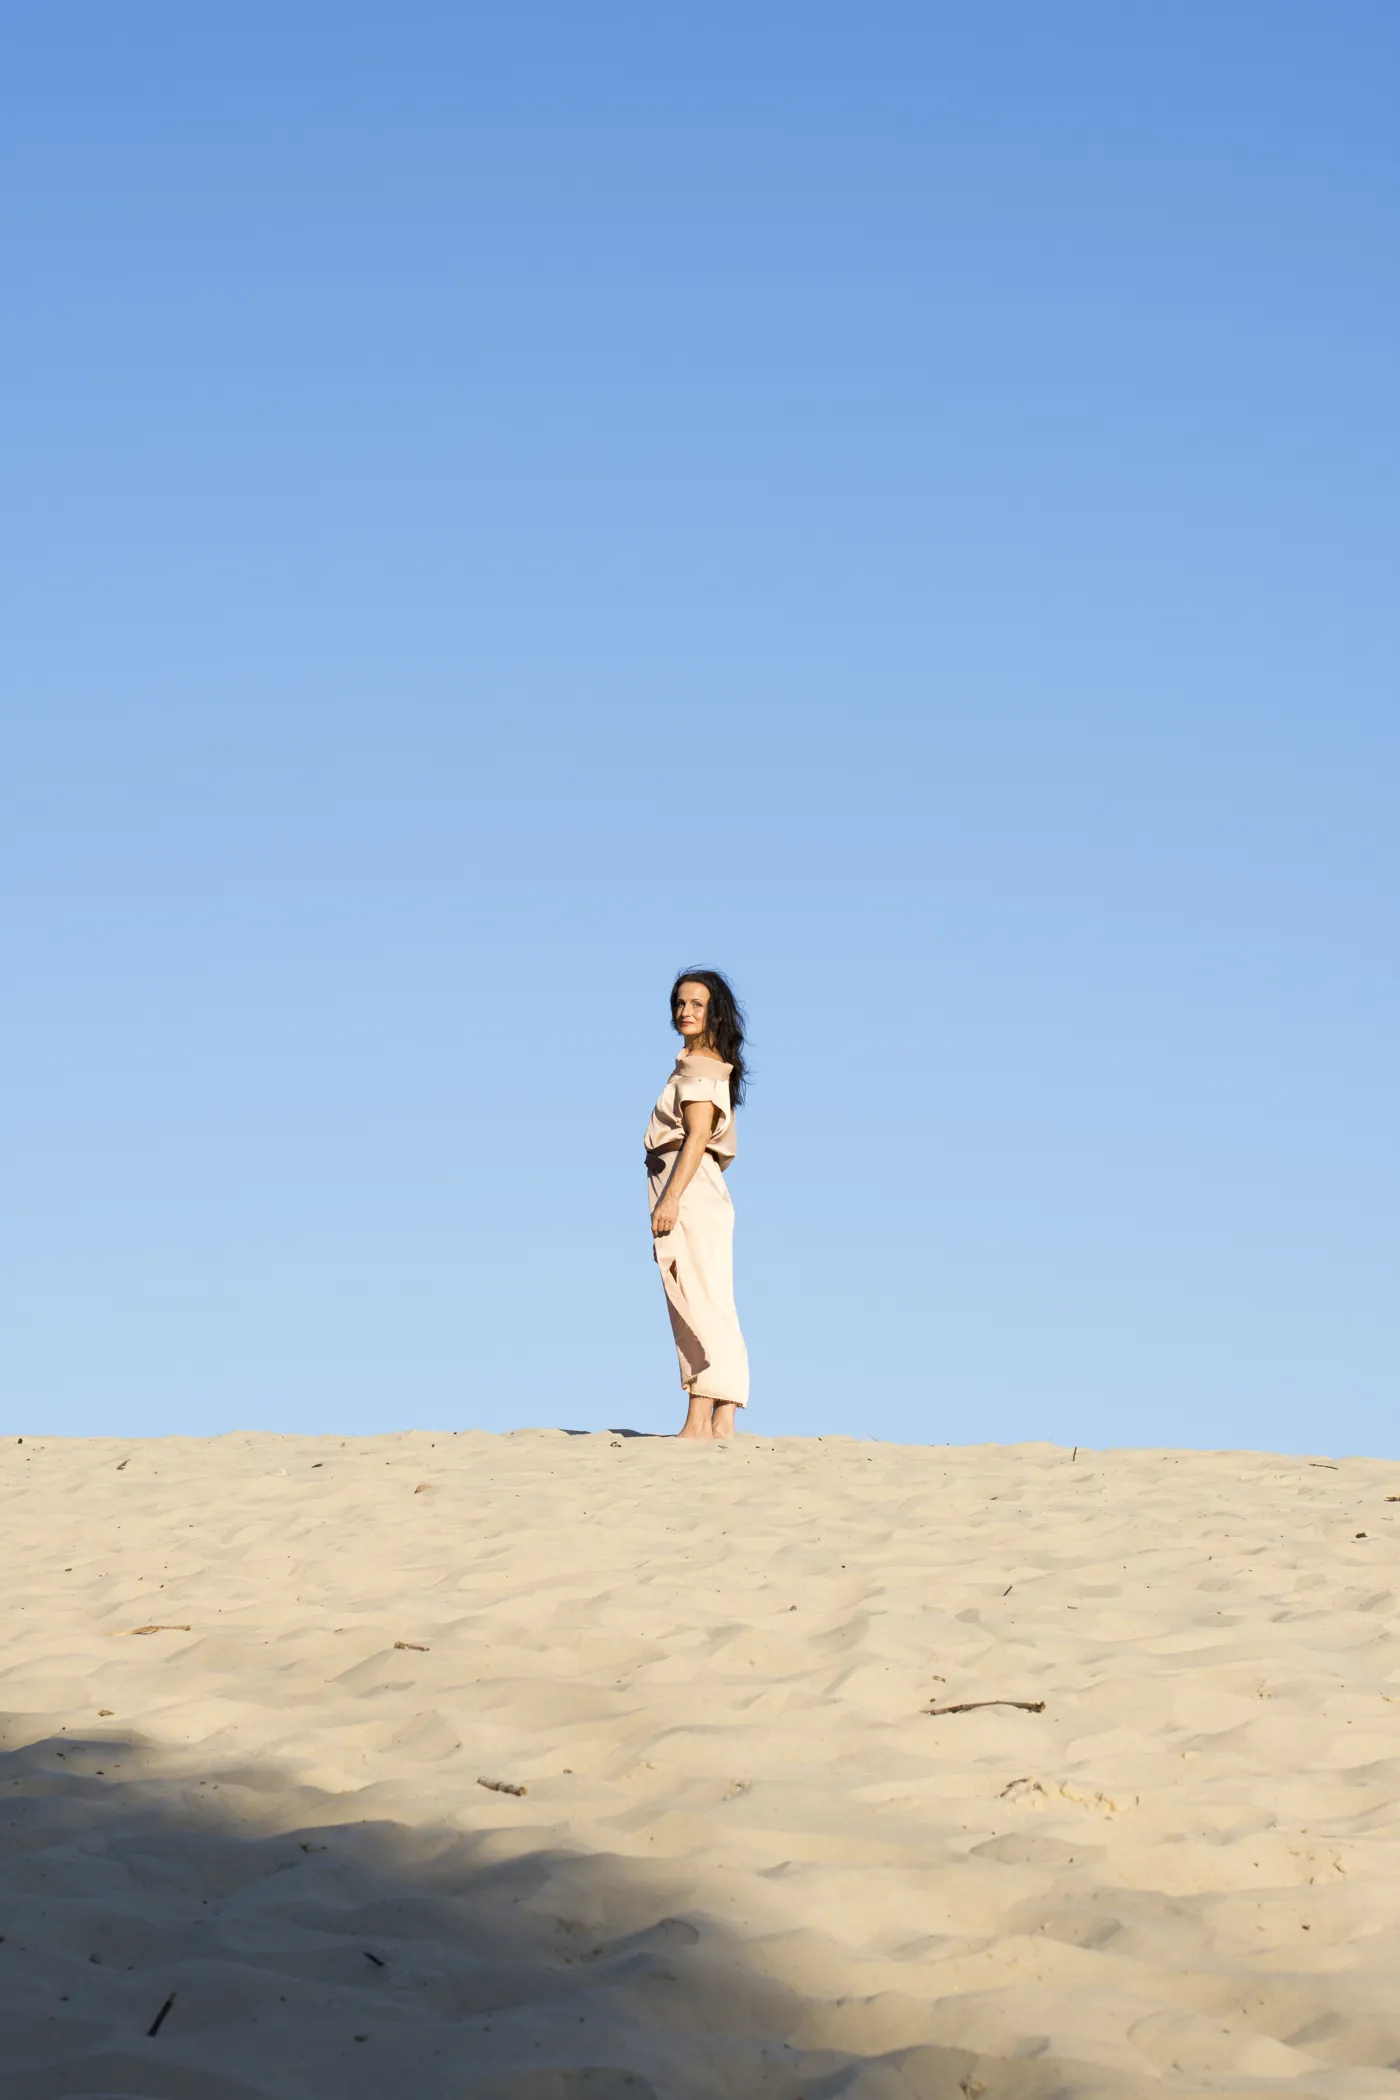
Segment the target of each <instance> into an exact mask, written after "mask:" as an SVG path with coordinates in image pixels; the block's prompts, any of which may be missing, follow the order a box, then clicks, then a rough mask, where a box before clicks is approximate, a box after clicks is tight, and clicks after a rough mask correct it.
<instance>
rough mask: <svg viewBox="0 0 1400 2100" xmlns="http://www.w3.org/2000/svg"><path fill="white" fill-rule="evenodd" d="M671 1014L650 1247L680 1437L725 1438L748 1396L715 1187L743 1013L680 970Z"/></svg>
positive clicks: (737, 1073) (719, 985)
mask: <svg viewBox="0 0 1400 2100" xmlns="http://www.w3.org/2000/svg"><path fill="white" fill-rule="evenodd" d="M671 1019H672V1022H673V1023H674V1025H675V1029H676V1033H677V1034H678V1035H679V1036H680V1037H681V1040H682V1042H683V1044H684V1046H685V1047H684V1048H683V1049H682V1051H681V1054H680V1056H679V1057H678V1058H677V1059H676V1068H675V1070H674V1072H672V1074H671V1076H670V1078H669V1079H668V1080H667V1082H666V1084H665V1086H664V1087H663V1089H662V1093H661V1099H660V1100H659V1101H658V1102H657V1104H656V1107H655V1110H654V1111H653V1113H652V1118H651V1121H650V1122H649V1123H648V1125H647V1134H646V1148H647V1179H648V1182H649V1184H650V1189H651V1230H652V1245H653V1248H654V1249H655V1253H656V1261H657V1266H658V1267H659V1268H660V1270H661V1281H662V1283H663V1284H664V1285H665V1287H666V1304H667V1308H668V1310H669V1311H670V1315H671V1332H672V1333H673V1334H674V1336H675V1338H676V1354H677V1356H678V1357H679V1358H680V1366H681V1384H682V1385H683V1386H684V1387H685V1390H686V1393H687V1395H688V1397H689V1402H690V1405H689V1408H688V1411H687V1413H686V1418H685V1427H684V1429H682V1431H681V1432H680V1433H681V1435H682V1436H683V1437H703V1438H711V1437H719V1438H720V1439H722V1440H724V1441H727V1440H728V1439H729V1438H730V1437H732V1436H733V1434H734V1410H735V1408H736V1407H746V1406H747V1405H748V1398H749V1357H748V1351H747V1350H746V1349H745V1347H744V1337H743V1335H742V1334H741V1333H740V1331H739V1315H738V1314H737V1313H736V1312H735V1310H734V1206H733V1204H732V1203H731V1202H730V1200H729V1191H728V1189H727V1188H726V1187H725V1185H724V1170H725V1168H726V1167H727V1166H728V1165H729V1162H730V1161H731V1160H732V1159H733V1157H734V1111H735V1109H736V1108H737V1107H738V1106H739V1103H740V1102H741V1101H742V1100H743V1098H744V1017H743V1014H742V1012H741V1011H740V1008H739V1002H738V1000H737V999H736V998H735V997H734V994H733V992H732V991H731V990H730V989H729V986H728V985H727V984H726V983H725V981H724V979H723V978H722V977H721V976H720V974H719V972H718V971H717V970H687V971H686V972H685V974H684V975H683V976H681V977H678V978H677V979H676V981H675V983H674V984H673V985H672V987H671Z"/></svg>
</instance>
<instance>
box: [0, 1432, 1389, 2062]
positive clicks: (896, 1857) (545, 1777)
mask: <svg viewBox="0 0 1400 2100" xmlns="http://www.w3.org/2000/svg"><path fill="white" fill-rule="evenodd" d="M1396 1496H1400V1465H1395V1464H1387V1463H1382V1462H1379V1461H1374V1462H1373V1461H1362V1460H1345V1461H1343V1462H1342V1463H1340V1464H1339V1465H1336V1466H1333V1465H1331V1464H1330V1463H1323V1462H1318V1461H1309V1460H1306V1459H1284V1458H1271V1457H1268V1456H1260V1455H1258V1454H1254V1453H1245V1454H1240V1453H1227V1454H1208V1455H1203V1454H1194V1453H1161V1452H1149V1451H1130V1452H1111V1453H1096V1452H1089V1451H1081V1452H1079V1454H1078V1456H1077V1458H1072V1457H1071V1454H1070V1453H1069V1452H1068V1451H1063V1450H1059V1449H1056V1448H1052V1447H1050V1446H1040V1445H1036V1446H1019V1447H1015V1448H993V1447H986V1448H981V1449H969V1450H950V1449H946V1448H898V1447H894V1446H890V1445H875V1444H868V1443H860V1442H851V1441H848V1440H845V1439H824V1440H822V1439H812V1440H779V1441H776V1442H774V1441H769V1440H765V1439H761V1438H758V1437H750V1436H744V1437H741V1438H740V1439H739V1441H738V1442H737V1444H736V1445H735V1446H734V1447H732V1448H730V1449H722V1448H717V1447H706V1446H699V1447H685V1446H680V1445H677V1444H675V1443H672V1442H669V1441H665V1440H661V1439H651V1438H642V1437H629V1436H623V1435H609V1434H603V1435H593V1436H573V1435H568V1434H565V1433H562V1432H559V1431H552V1430H551V1431H546V1430H528V1431H520V1432H518V1433H516V1434H514V1435H511V1436H505V1437H493V1436H487V1435H485V1434H480V1433H475V1432H473V1433H463V1434H461V1435H457V1436H453V1435H443V1434H438V1435H435V1436H434V1435H426V1434H423V1435H419V1434H412V1435H403V1436H389V1437H379V1438H373V1439H363V1440H354V1439H351V1440H348V1441H346V1442H341V1441H340V1439H339V1438H321V1439H311V1438H299V1437H273V1436H242V1435H239V1436H231V1437H225V1438H220V1439H213V1440H208V1441H199V1440H194V1439H188V1440H187V1439H170V1440H168V1441H161V1442H151V1443H117V1442H107V1441H100V1440H85V1441H75V1442H64V1441H56V1440H51V1439H39V1440H34V1439H30V1438H26V1439H25V1441H24V1442H23V1443H18V1442H16V1441H15V1440H14V1439H9V1440H7V1441H6V1442H5V1444H4V1445H3V1446H0V1497H2V1498H3V1524H2V1525H0V1554H3V1562H2V1563H0V1581H3V1597H4V1611H5V1619H6V1628H5V1643H4V1649H3V1655H2V1656H0V1716H3V1737H0V1743H2V1744H3V1754H0V1934H2V1935H3V1939H0V2021H2V2022H3V2035H4V2044H3V2051H0V2100H78V2096H92V2100H96V2096H99V2095H100V2096H104V2100H113V2096H118V2095H121V2096H135V2095H141V2096H147V2100H253V2096H258V2100H263V2096H278V2100H305V2096H316V2100H323V2096H324V2100H370V2096H375V2100H378V2096H381V2095H383V2096H394V2100H647V2096H654V2100H711V2096H717V2095H721V2094H723V2095H732V2096H742V2100H748V2096H772V2100H799V2096H801V2100H823V2096H835V2095H851V2096H859V2100H911V2096H913V2100H977V2096H985V2100H1070V2096H1081V2095H1082V2096H1089V2095H1094V2096H1102V2100H1110V2096H1111V2100H1140V2096H1147V2095H1157V2094H1161V2093H1164V2092H1168V2093H1173V2094H1198V2095H1204V2094H1211V2095H1219V2094H1249V2095H1252V2096H1267V2095H1283V2094H1290V2095H1294V2094H1317V2095H1324V2094H1325V2095H1335V2096H1337V2100H1341V2096H1343V2095H1346V2096H1354V2100H1382V2096H1383V2095H1386V2094H1395V2095H1398V2096H1400V1642H1398V1641H1397V1620H1396V1590H1397V1588H1400V1582H1397V1575H1398V1574H1400V1501H1392V1500H1391V1499H1390V1498H1392V1497H1396ZM152 1629H156V1630H152ZM986 1701H999V1702H1008V1703H1002V1704H974V1702H986ZM1010 1702H1024V1704H1017V1703H1010ZM940 1706H941V1707H950V1708H952V1707H956V1708H962V1707H970V1708H971V1710H968V1711H958V1712H949V1713H945V1714H943V1715H936V1714H933V1713H930V1712H929V1709H930V1707H940ZM1042 1706H1043V1710H1036V1711H1028V1710H1026V1709H1027V1708H1035V1709H1040V1708H1042ZM482 1780H488V1781H493V1782H496V1785H494V1786H483V1785H482V1784H481V1783H480V1782H481V1781H482ZM502 1786H504V1787H511V1788H519V1789H523V1791H521V1792H507V1791H501V1790H500V1789H501V1787H502ZM163 2009H164V2011H163V2017H161V2016H162V2010H163ZM153 2026H154V2027H156V2028H157V2031H156V2032H155V2033H154V2034H152V2033H151V2032H150V2030H151V2029H152V2027H153Z"/></svg>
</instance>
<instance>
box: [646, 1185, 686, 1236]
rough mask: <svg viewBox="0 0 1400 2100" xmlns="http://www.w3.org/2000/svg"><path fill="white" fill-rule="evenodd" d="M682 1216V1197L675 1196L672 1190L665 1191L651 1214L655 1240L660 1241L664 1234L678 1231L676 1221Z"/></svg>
mask: <svg viewBox="0 0 1400 2100" xmlns="http://www.w3.org/2000/svg"><path fill="white" fill-rule="evenodd" d="M680 1214H681V1199H680V1197H679V1196H676V1195H673V1194H672V1193H671V1191H670V1189H663V1190H662V1192H661V1195H660V1196H659V1197H658V1199H657V1204H656V1208H655V1210H654V1211H653V1212H652V1214H651V1230H652V1236H653V1238H654V1239H658V1240H659V1239H660V1238H661V1237H662V1235H663V1234H664V1233H667V1232H674V1231H675V1229H676V1220H677V1218H679V1216H680Z"/></svg>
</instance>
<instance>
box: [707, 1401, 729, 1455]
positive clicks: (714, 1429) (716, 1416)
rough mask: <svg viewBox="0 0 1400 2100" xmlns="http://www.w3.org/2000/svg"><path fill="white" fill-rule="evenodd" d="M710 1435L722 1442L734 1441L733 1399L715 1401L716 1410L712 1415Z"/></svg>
mask: <svg viewBox="0 0 1400 2100" xmlns="http://www.w3.org/2000/svg"><path fill="white" fill-rule="evenodd" d="M710 1435H711V1436H712V1437H714V1438H715V1439H716V1440H717V1441H718V1442H719V1443H721V1444H729V1443H732V1442H733V1440H734V1402H733V1401H732V1400H716V1401H715V1402H714V1412H713V1414H712V1415H711V1416H710Z"/></svg>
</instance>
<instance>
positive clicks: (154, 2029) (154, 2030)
mask: <svg viewBox="0 0 1400 2100" xmlns="http://www.w3.org/2000/svg"><path fill="white" fill-rule="evenodd" d="M174 2003H175V1993H174V1991H172V1992H171V1993H170V1996H169V1997H168V1998H167V1999H166V2001H165V2003H164V2005H162V2007H161V2009H160V2011H159V2012H158V2013H157V2014H156V2016H155V2018H154V2019H153V2020H152V2022H151V2024H150V2026H149V2027H148V2028H147V2029H146V2039H147V2041H150V2039H151V2037H152V2035H156V2034H159V2033H160V2023H161V2021H162V2020H163V2019H164V2018H165V2016H166V2014H167V2013H168V2012H169V2010H170V2008H171V2006H172V2005H173V2004H174Z"/></svg>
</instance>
